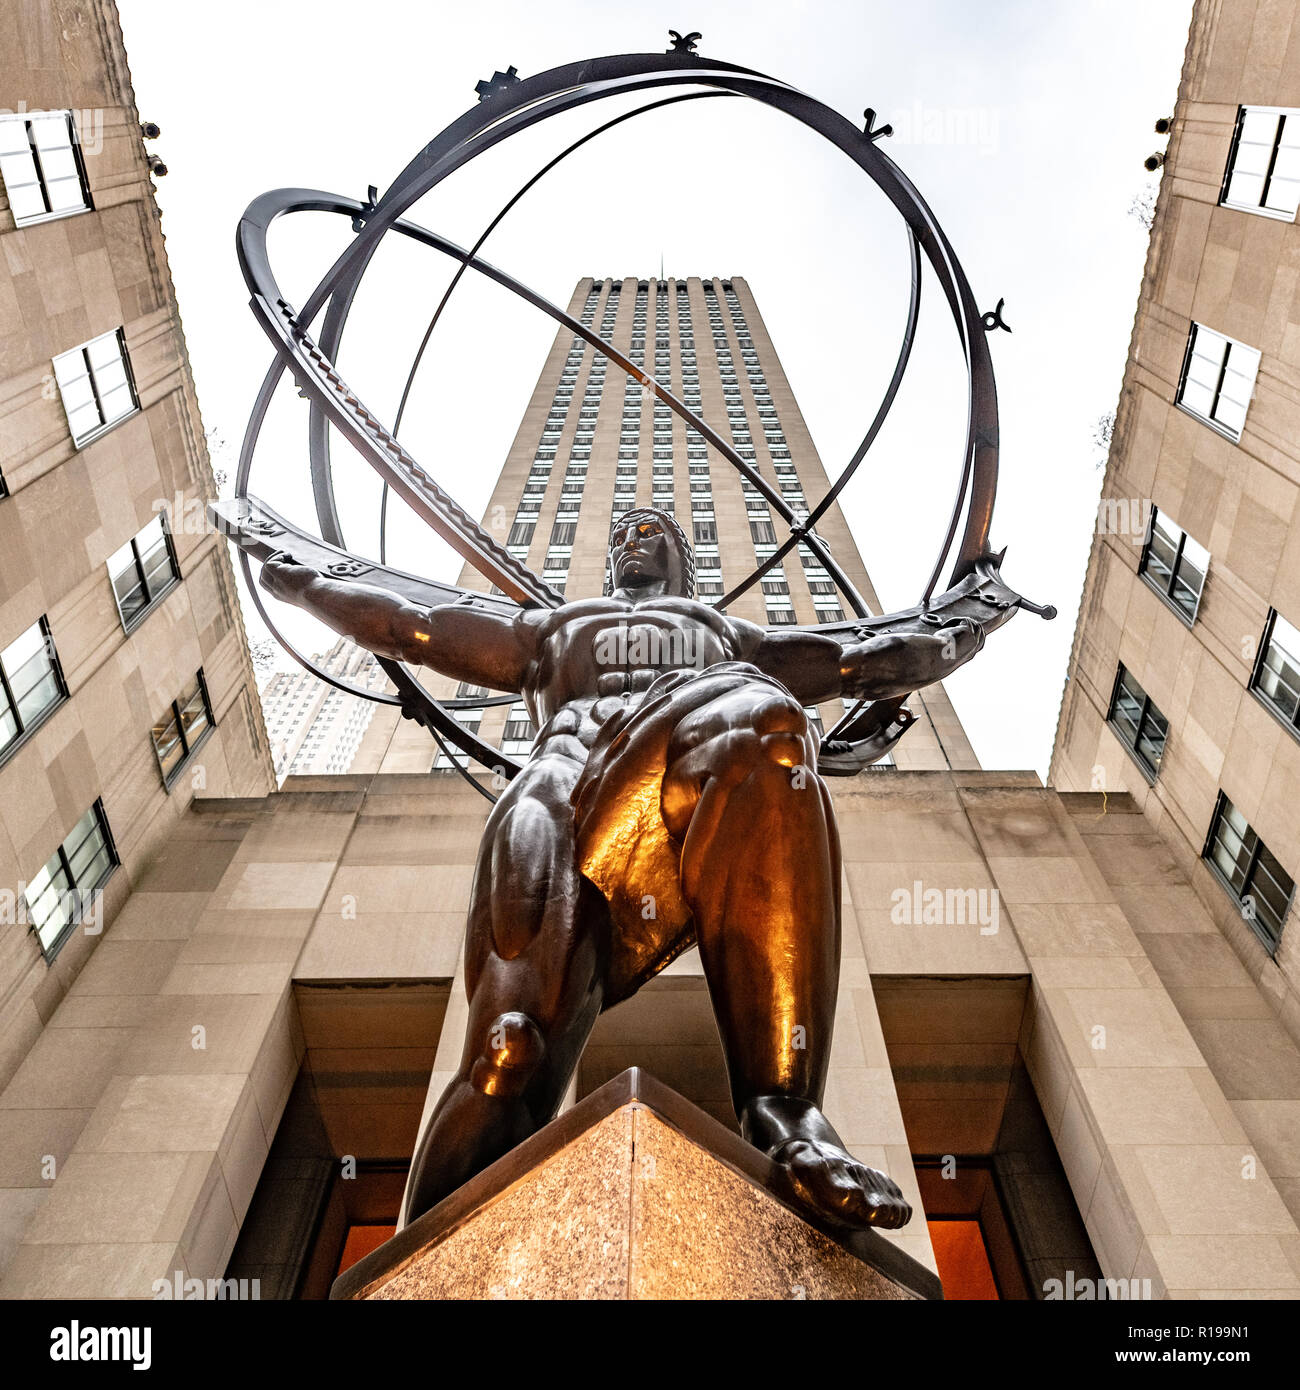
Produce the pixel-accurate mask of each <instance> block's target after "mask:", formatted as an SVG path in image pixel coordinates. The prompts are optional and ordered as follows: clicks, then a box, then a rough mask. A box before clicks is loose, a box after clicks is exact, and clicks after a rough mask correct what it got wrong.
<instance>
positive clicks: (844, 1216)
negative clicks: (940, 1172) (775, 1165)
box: [779, 1141, 912, 1230]
mask: <svg viewBox="0 0 1300 1390" xmlns="http://www.w3.org/2000/svg"><path fill="white" fill-rule="evenodd" d="M779 1161H780V1162H781V1163H783V1164H784V1165H785V1168H786V1170H787V1172H788V1173H789V1174H790V1180H791V1183H792V1184H793V1186H794V1188H795V1191H796V1192H797V1194H798V1195H799V1197H800V1199H801V1200H802V1201H803V1202H805V1203H806V1204H807V1205H808V1206H810V1207H812V1208H813V1209H814V1210H816V1211H818V1212H820V1213H821V1214H822V1215H823V1216H825V1217H828V1218H829V1219H830V1220H832V1221H838V1222H840V1223H841V1224H843V1225H846V1226H858V1227H861V1226H877V1227H881V1228H883V1229H886V1230H897V1229H898V1227H900V1226H904V1225H906V1224H907V1222H908V1221H909V1220H910V1218H911V1215H912V1208H911V1206H910V1205H909V1204H908V1202H907V1201H906V1199H905V1198H904V1197H903V1194H902V1192H901V1191H900V1190H899V1187H898V1185H897V1183H895V1182H894V1181H893V1180H892V1179H890V1178H888V1177H886V1176H885V1174H884V1173H878V1172H876V1170H875V1169H874V1168H868V1167H866V1165H865V1164H862V1163H859V1162H858V1161H857V1159H855V1158H852V1157H851V1156H850V1155H848V1154H846V1153H844V1152H843V1151H842V1150H839V1149H833V1148H829V1147H827V1146H822V1145H819V1144H815V1143H810V1142H808V1141H800V1142H796V1143H794V1144H789V1145H786V1146H785V1148H784V1150H783V1151H782V1153H781V1155H780V1158H779Z"/></svg>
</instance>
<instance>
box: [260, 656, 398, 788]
mask: <svg viewBox="0 0 1300 1390" xmlns="http://www.w3.org/2000/svg"><path fill="white" fill-rule="evenodd" d="M312 659H313V660H314V661H315V663H316V664H317V666H319V667H320V669H321V670H323V671H327V672H328V673H329V674H330V675H331V676H335V677H337V678H338V679H339V680H343V681H347V682H348V684H349V685H353V686H360V687H361V688H362V689H363V690H383V689H384V687H385V684H386V681H385V677H384V673H383V671H382V670H381V669H380V667H379V664H378V662H376V660H375V659H374V657H373V656H371V654H370V653H369V652H367V651H364V650H362V649H361V648H360V647H357V646H355V645H354V644H353V643H351V642H349V641H348V640H347V639H346V638H344V637H340V638H339V640H338V641H337V642H335V644H334V645H333V646H332V647H331V648H330V649H329V651H328V652H326V653H325V654H324V655H323V656H322V655H319V654H318V655H317V656H315V657H313V658H312ZM261 694H262V712H263V717H264V718H265V720H266V732H267V736H268V738H269V739H270V743H271V756H272V758H273V760H274V763H275V775H276V776H277V777H310V776H314V775H318V774H329V773H333V772H347V771H349V770H350V768H351V766H352V760H353V758H354V757H355V756H356V752H357V749H358V748H359V747H360V746H361V741H362V739H363V738H364V737H365V733H366V729H367V728H368V727H369V725H370V720H371V718H372V716H373V715H374V712H375V709H376V706H375V705H373V704H371V703H370V701H368V700H363V699H361V698H360V697H358V696H356V695H347V694H344V692H343V691H341V690H336V689H335V688H334V687H333V686H330V685H326V684H325V682H324V681H322V680H320V679H319V678H318V677H317V676H314V675H312V674H311V672H310V671H305V670H299V669H297V668H295V669H294V670H292V671H277V672H276V673H275V674H274V675H273V676H272V677H271V679H270V680H269V681H267V683H266V685H265V686H264V687H263V689H262V692H261Z"/></svg>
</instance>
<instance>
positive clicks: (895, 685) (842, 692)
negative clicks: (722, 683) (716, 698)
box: [746, 618, 984, 705]
mask: <svg viewBox="0 0 1300 1390" xmlns="http://www.w3.org/2000/svg"><path fill="white" fill-rule="evenodd" d="M746 626H748V624H747V625H746ZM983 645H984V630H983V628H982V627H981V626H980V624H979V623H978V622H976V621H975V620H974V619H972V618H952V619H950V620H949V621H948V622H946V623H944V624H943V625H942V626H940V627H936V628H935V629H934V630H933V631H932V632H889V633H882V634H881V635H879V636H870V637H866V638H864V639H863V640H861V641H854V642H846V643H845V642H840V641H837V640H836V639H835V638H834V637H830V636H827V635H823V634H821V633H815V632H801V631H798V630H795V631H791V632H782V631H780V630H779V629H772V628H768V629H767V630H766V631H764V632H763V635H762V638H761V640H760V641H759V642H758V643H757V646H756V647H755V648H754V650H753V653H752V655H751V656H749V658H748V659H749V660H750V661H752V662H753V663H754V665H755V666H757V667H758V668H759V669H760V670H762V671H765V672H766V673H767V674H768V675H770V676H775V677H776V679H777V680H779V681H780V682H781V683H782V684H783V685H784V686H785V687H786V688H787V689H788V690H789V691H790V693H791V694H792V695H794V696H795V697H796V698H797V699H799V700H801V701H802V702H803V703H804V704H806V705H811V704H818V703H820V702H821V701H823V700H832V699H836V698H839V697H841V696H843V697H845V698H848V699H862V698H866V699H871V700H887V699H894V698H897V697H900V696H905V695H910V694H911V693H912V692H913V691H914V690H920V689H922V688H923V687H925V686H927V685H933V684H934V682H935V681H941V680H943V678H944V677H945V676H947V675H948V674H949V673H950V672H952V671H955V670H956V669H957V667H958V666H962V665H964V664H965V663H966V662H967V661H969V660H970V659H971V657H973V656H974V655H975V653H976V652H977V651H979V649H980V648H981V647H982V646H983Z"/></svg>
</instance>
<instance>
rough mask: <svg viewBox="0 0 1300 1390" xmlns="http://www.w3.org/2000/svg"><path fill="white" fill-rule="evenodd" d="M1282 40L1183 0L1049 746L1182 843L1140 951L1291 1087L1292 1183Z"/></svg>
mask: <svg viewBox="0 0 1300 1390" xmlns="http://www.w3.org/2000/svg"><path fill="white" fill-rule="evenodd" d="M1270 16H1271V17H1270ZM1284 54H1285V55H1288V56H1287V58H1286V59H1285V61H1284V60H1283V55H1284ZM1297 54H1300V20H1297V16H1296V12H1295V7H1294V6H1292V5H1285V6H1282V7H1281V8H1280V9H1279V10H1278V11H1277V12H1276V14H1275V15H1272V12H1270V11H1266V8H1265V7H1263V6H1258V7H1257V6H1255V5H1251V4H1229V5H1223V6H1219V5H1214V4H1209V3H1201V4H1198V5H1197V7H1196V11H1195V18H1194V21H1193V24H1192V31H1191V37H1190V41H1189V45H1188V49H1187V58H1186V66H1185V69H1184V74H1183V81H1182V86H1181V88H1180V91H1179V95H1178V102H1177V106H1176V107H1175V108H1174V110H1173V112H1172V116H1173V125H1172V133H1171V135H1170V138H1169V147H1168V152H1167V154H1166V158H1165V163H1164V174H1163V178H1162V183H1161V189H1160V197H1159V201H1158V204H1157V207H1156V215H1155V224H1154V226H1153V228H1152V233H1151V245H1150V251H1149V254H1148V259H1147V266H1146V274H1145V276H1144V278H1143V282H1142V291H1141V297H1140V299H1139V302H1138V307H1137V318H1136V322H1135V324H1134V328H1133V336H1132V342H1131V346H1130V350H1129V359H1128V366H1127V370H1126V372H1125V376H1124V383H1123V390H1122V393H1121V397H1120V403H1119V408H1118V412H1117V418H1116V426H1115V432H1114V438H1113V441H1112V445H1111V450H1110V459H1109V464H1108V466H1107V469H1106V475H1105V482H1104V485H1103V488H1102V501H1101V506H1100V509H1099V512H1098V523H1097V534H1096V537H1095V539H1094V541H1093V546H1092V554H1091V557H1090V560H1089V564H1088V572H1087V580H1086V583H1085V586H1084V592H1083V601H1082V606H1081V609H1080V618H1079V626H1078V631H1077V632H1076V634H1075V641H1074V650H1073V654H1072V656H1071V659H1070V666H1069V680H1068V684H1067V686H1066V691H1065V698H1064V703H1063V706H1062V709H1061V717H1060V725H1059V727H1058V729H1057V734H1056V744H1055V749H1054V752H1053V757H1052V780H1053V782H1054V783H1055V785H1056V786H1057V787H1059V788H1062V789H1064V790H1071V789H1088V788H1094V789H1109V790H1121V789H1122V790H1124V791H1127V792H1128V793H1130V794H1131V796H1132V798H1133V800H1134V802H1136V803H1137V805H1138V806H1140V807H1141V809H1142V811H1143V813H1144V814H1145V816H1146V819H1147V821H1148V823H1149V831H1150V835H1151V838H1152V841H1153V843H1159V844H1162V845H1163V846H1164V847H1165V850H1166V851H1167V853H1166V854H1164V855H1162V856H1161V858H1162V860H1163V859H1164V858H1167V857H1168V856H1170V855H1171V856H1172V860H1173V862H1172V864H1170V865H1168V866H1167V868H1166V870H1165V872H1166V873H1167V875H1169V876H1170V877H1171V881H1172V880H1174V879H1176V881H1177V882H1179V883H1180V884H1183V885H1185V887H1183V888H1182V889H1181V890H1180V891H1181V892H1182V894H1183V896H1184V900H1185V907H1184V908H1182V909H1180V911H1179V913H1178V914H1177V916H1176V917H1175V919H1174V920H1171V921H1168V922H1165V923H1162V924H1159V925H1155V926H1153V927H1152V929H1151V930H1152V931H1153V932H1158V933H1161V934H1162V935H1159V936H1158V937H1153V938H1152V939H1151V940H1150V941H1148V943H1147V947H1148V950H1149V951H1150V952H1152V954H1153V955H1154V957H1155V959H1156V963H1157V965H1158V966H1161V965H1162V964H1163V966H1164V967H1165V968H1167V971H1168V978H1169V979H1170V980H1171V982H1172V981H1175V980H1176V982H1177V984H1178V985H1179V986H1180V987H1181V992H1180V995H1179V998H1180V1003H1181V1004H1182V1005H1184V1006H1185V1007H1186V1009H1188V1010H1191V1011H1192V1015H1193V1016H1190V1017H1189V1023H1190V1026H1191V1027H1192V1031H1193V1033H1194V1034H1195V1035H1196V1039H1197V1042H1198V1043H1199V1045H1200V1047H1201V1049H1202V1051H1203V1052H1204V1053H1205V1055H1206V1057H1207V1059H1208V1060H1210V1061H1211V1063H1212V1064H1213V1063H1214V1062H1215V1061H1216V1060H1217V1059H1219V1058H1223V1059H1224V1060H1225V1062H1227V1061H1228V1060H1229V1059H1230V1058H1232V1057H1233V1056H1236V1057H1237V1058H1238V1059H1239V1065H1240V1069H1241V1079H1240V1090H1239V1092H1238V1095H1239V1097H1240V1098H1241V1100H1242V1102H1243V1103H1253V1104H1254V1106H1255V1113H1256V1114H1257V1116H1260V1117H1262V1115H1263V1114H1264V1113H1265V1112H1268V1111H1271V1112H1275V1113H1274V1116H1273V1123H1275V1124H1279V1125H1281V1124H1283V1119H1282V1115H1283V1110H1282V1109H1281V1108H1279V1107H1280V1106H1281V1104H1282V1101H1283V1098H1284V1097H1286V1098H1288V1099H1287V1104H1288V1105H1289V1106H1290V1112H1289V1113H1290V1116H1291V1118H1290V1119H1289V1120H1288V1121H1286V1122H1285V1126H1284V1128H1283V1129H1279V1130H1278V1131H1277V1142H1278V1144H1279V1145H1280V1144H1281V1143H1282V1141H1283V1137H1284V1136H1285V1140H1286V1147H1287V1148H1289V1151H1290V1160H1289V1166H1288V1167H1286V1168H1285V1169H1284V1171H1283V1176H1285V1177H1287V1178H1289V1179H1290V1181H1291V1182H1292V1184H1293V1185H1294V1184H1297V1183H1300V1059H1298V1058H1296V1056H1295V1053H1294V1049H1293V1048H1290V1047H1286V1046H1282V1045H1281V1041H1280V1040H1279V1037H1278V1024H1279V1023H1280V1024H1281V1025H1283V1026H1285V1028H1286V1029H1287V1030H1289V1032H1290V1035H1291V1037H1292V1038H1295V1039H1300V928H1297V926H1296V924H1295V922H1294V920H1292V919H1293V916H1294V911H1293V903H1294V896H1295V881H1296V879H1297V878H1298V877H1300V815H1297V800H1298V798H1300V630H1298V629H1300V398H1298V397H1297V392H1296V382H1297V380H1300V308H1298V307H1297V304H1296V300H1295V293H1294V281H1295V270H1294V267H1295V262H1296V257H1297V255H1300V229H1297V227H1296V209H1297V206H1298V205H1300V60H1297V56H1296V55H1297ZM1293 103H1294V105H1293ZM1157 836H1158V837H1159V840H1158V841H1157V840H1156V838H1155V837H1157ZM1153 862H1154V861H1153ZM1188 932H1191V933H1192V934H1191V935H1188V934H1186V933H1188ZM1252 985H1258V987H1259V989H1258V991H1256V990H1255V989H1253V988H1252V987H1251V986H1252ZM1261 996H1262V999H1261V1005H1260V1006H1261V1007H1263V1005H1262V1001H1263V1000H1266V1001H1267V1007H1263V1012H1262V1014H1261V1013H1260V1012H1259V1009H1258V1008H1257V1007H1256V1000H1257V998H1260V997H1261ZM1269 1039H1272V1041H1271V1042H1270V1041H1269ZM1261 1049H1263V1050H1264V1051H1265V1052H1267V1053H1268V1054H1269V1055H1275V1056H1276V1057H1277V1058H1279V1059H1282V1058H1285V1059H1286V1060H1285V1064H1283V1062H1282V1061H1281V1060H1279V1061H1278V1062H1277V1063H1276V1064H1265V1063H1264V1061H1263V1056H1261V1055H1260V1053H1261ZM1247 1059H1253V1060H1250V1061H1248V1060H1247ZM1279 1087H1282V1088H1283V1089H1281V1090H1279V1089H1278V1088H1279ZM1247 1127H1248V1128H1249V1125H1248V1126H1247Z"/></svg>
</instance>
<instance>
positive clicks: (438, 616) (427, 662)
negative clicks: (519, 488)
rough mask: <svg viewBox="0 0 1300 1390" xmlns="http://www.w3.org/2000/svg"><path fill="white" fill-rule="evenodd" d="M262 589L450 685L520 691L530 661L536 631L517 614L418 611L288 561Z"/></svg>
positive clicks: (279, 562)
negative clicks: (460, 682)
mask: <svg viewBox="0 0 1300 1390" xmlns="http://www.w3.org/2000/svg"><path fill="white" fill-rule="evenodd" d="M261 583H262V587H263V588H264V589H265V590H266V591H267V592H268V593H270V594H272V595H274V596H275V597H276V598H278V599H282V600H283V601H284V602H285V603H292V604H294V605H295V606H296V607H298V608H301V609H304V610H305V611H306V612H308V613H310V614H312V616H313V617H316V618H319V619H320V620H321V622H323V623H324V624H325V625H326V626H327V627H331V628H333V629H334V631H335V632H337V633H339V634H340V635H341V636H344V637H350V638H351V639H352V641H354V642H355V643H356V644H357V645H358V646H361V647H365V648H366V650H367V651H371V652H374V654H375V655H376V656H383V657H389V658H391V659H393V660H395V661H405V662H407V663H408V664H410V665H412V666H428V667H431V668H432V669H433V670H435V671H440V672H441V673H442V674H443V675H445V676H450V677H452V678H453V679H454V680H463V681H469V682H470V683H472V684H474V685H485V686H488V687H490V688H491V689H493V690H518V689H519V688H520V686H521V683H522V680H523V676H524V672H525V670H526V668H527V666H528V663H529V662H530V661H531V660H532V657H533V645H534V628H533V627H532V626H531V625H530V624H529V623H528V622H527V621H526V620H524V618H523V615H522V614H521V615H519V616H516V617H507V616H506V615H504V614H497V613H490V612H484V611H482V610H480V609H474V608H469V607H466V606H463V605H461V604H456V603H449V604H446V605H443V606H441V607H437V608H421V607H419V606H418V605H416V604H414V603H408V602H407V601H406V600H405V599H403V598H400V597H399V596H398V595H396V594H393V593H390V592H389V591H388V590H386V589H377V588H375V587H373V586H372V585H369V584H354V583H346V582H343V581H340V580H337V579H328V578H326V577H325V576H324V575H322V574H320V573H318V572H317V571H316V570H314V569H312V568H310V567H309V566H307V565H300V564H297V563H296V562H295V561H294V560H293V558H292V557H291V556H288V555H276V556H273V557H272V558H271V559H269V560H267V561H266V562H265V564H263V566H262V577H261Z"/></svg>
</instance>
